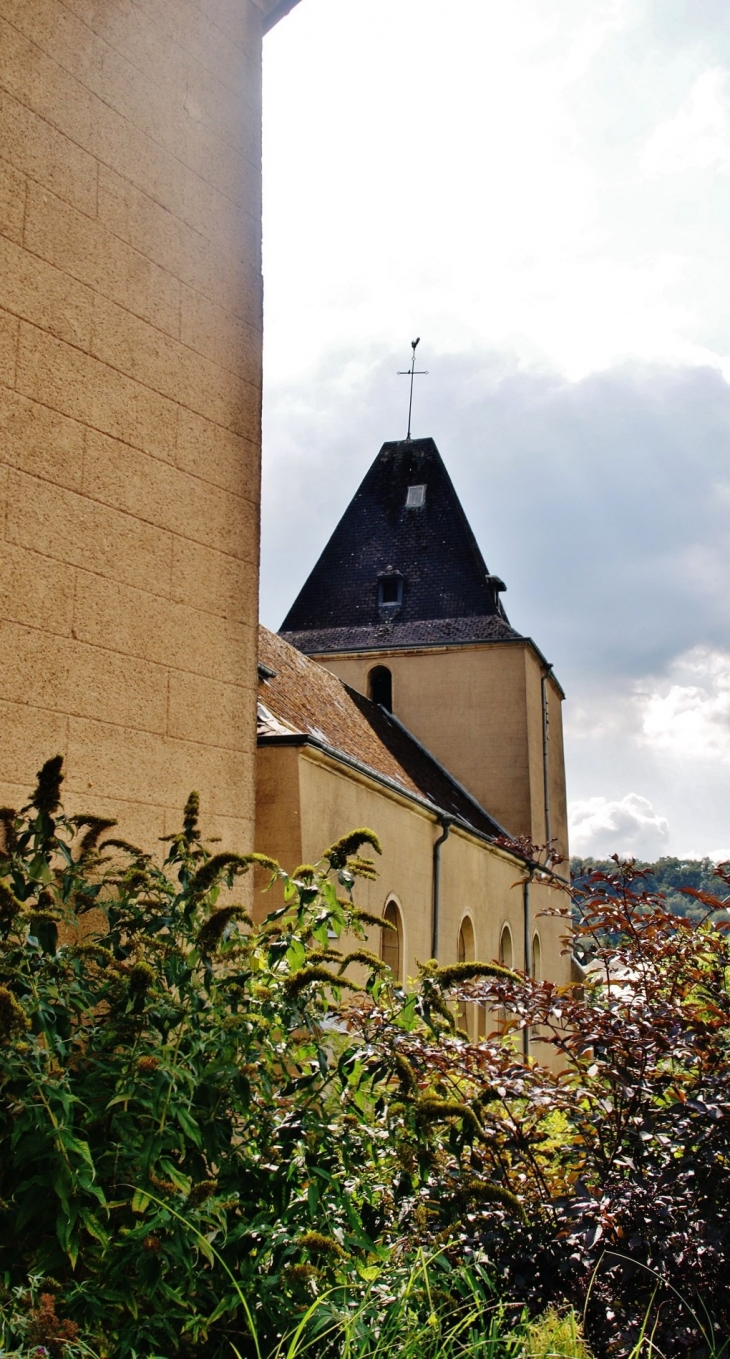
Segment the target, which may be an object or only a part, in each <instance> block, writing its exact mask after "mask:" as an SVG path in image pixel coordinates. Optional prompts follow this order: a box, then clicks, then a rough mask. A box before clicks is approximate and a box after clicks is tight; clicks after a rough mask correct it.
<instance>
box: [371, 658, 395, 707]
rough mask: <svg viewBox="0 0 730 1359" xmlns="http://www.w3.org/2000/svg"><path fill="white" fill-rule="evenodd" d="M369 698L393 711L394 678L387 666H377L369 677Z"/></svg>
mask: <svg viewBox="0 0 730 1359" xmlns="http://www.w3.org/2000/svg"><path fill="white" fill-rule="evenodd" d="M368 698H369V699H372V701H373V703H379V704H380V706H381V708H386V709H387V711H388V712H389V713H392V711H393V676H392V675H391V673H390V671H389V669H388V667H387V665H376V666H375V667H374V668H373V669H372V670H371V671H370V674H369V675H368Z"/></svg>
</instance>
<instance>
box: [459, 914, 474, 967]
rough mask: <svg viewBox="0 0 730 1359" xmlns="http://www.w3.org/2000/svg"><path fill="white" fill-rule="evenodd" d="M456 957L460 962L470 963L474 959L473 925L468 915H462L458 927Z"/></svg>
mask: <svg viewBox="0 0 730 1359" xmlns="http://www.w3.org/2000/svg"><path fill="white" fill-rule="evenodd" d="M457 957H458V960H459V962H460V963H471V962H473V961H474V926H473V925H472V923H471V920H470V919H469V917H468V915H465V916H464V919H463V920H462V922H461V926H460V928H459V943H458V947H457Z"/></svg>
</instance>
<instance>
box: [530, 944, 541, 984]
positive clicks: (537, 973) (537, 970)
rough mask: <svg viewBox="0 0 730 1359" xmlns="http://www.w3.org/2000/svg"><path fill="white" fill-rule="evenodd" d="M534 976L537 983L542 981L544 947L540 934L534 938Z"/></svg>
mask: <svg viewBox="0 0 730 1359" xmlns="http://www.w3.org/2000/svg"><path fill="white" fill-rule="evenodd" d="M531 961H532V975H533V977H534V978H535V981H542V945H541V943H540V936H539V934H537V933H536V934H534V935H533V936H532V960H531Z"/></svg>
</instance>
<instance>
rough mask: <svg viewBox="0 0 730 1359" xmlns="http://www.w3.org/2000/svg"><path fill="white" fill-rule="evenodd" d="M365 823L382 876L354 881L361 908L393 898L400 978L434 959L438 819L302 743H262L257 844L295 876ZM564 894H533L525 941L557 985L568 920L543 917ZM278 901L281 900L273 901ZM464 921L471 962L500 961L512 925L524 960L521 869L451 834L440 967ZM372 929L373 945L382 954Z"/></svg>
mask: <svg viewBox="0 0 730 1359" xmlns="http://www.w3.org/2000/svg"><path fill="white" fill-rule="evenodd" d="M357 826H369V827H371V828H372V829H373V830H374V831H376V833H377V834H378V836H379V837H380V840H381V844H382V849H383V854H382V858H378V859H377V868H378V880H377V882H375V883H368V882H360V881H359V882H358V883H357V886H356V900H357V902H358V904H359V905H361V906H362V907H363V908H364V909H366V910H368V911H372V912H373V913H375V914H377V915H382V913H383V911H384V909H385V905H386V903H387V901H388V900H389V898H390V897H392V896H394V897H395V898H396V900H397V901H398V904H399V906H400V908H401V911H402V915H403V921H404V935H405V938H404V954H405V967H404V973H405V976H406V977H408V976H411V977H413V976H415V975H416V973H417V970H418V961H419V960H420V961H421V962H424V961H426V959H428V958H429V957H430V956H431V924H432V890H433V876H432V874H433V845H434V841H435V840H436V839H437V837H438V836H439V835H440V833H441V828H440V826H439V825H438V824H437V822H436V818H435V816H433V815H432V814H431V813H429V812H428V811H427V810H425V809H421V808H419V807H418V806H417V805H415V804H413V803H411V802H408V801H407V800H406V799H405V798H400V797H398V796H397V795H396V794H391V793H390V792H388V791H387V790H384V789H382V788H380V787H379V786H378V785H377V784H375V783H374V782H373V781H372V780H370V779H368V778H367V777H365V776H361V775H358V774H356V773H354V772H353V771H350V770H348V769H346V768H345V767H343V766H339V765H337V764H336V763H335V761H334V760H332V759H330V758H329V757H328V756H325V755H322V754H319V753H318V752H317V751H316V750H313V749H311V748H308V747H299V748H296V747H293V746H262V747H261V749H260V750H259V799H258V802H257V826H256V847H257V849H259V850H261V851H263V852H266V853H270V854H272V855H274V856H275V857H277V858H279V859H280V861H281V862H282V863H283V865H284V867H285V868H287V869H289V870H291V869H293V868H294V867H296V865H297V863H299V862H301V861H304V862H314V861H316V860H317V859H318V858H319V856H320V855H321V853H322V851H323V850H324V849H325V848H326V847H327V846H328V845H330V844H332V842H333V841H334V840H337V839H339V837H340V836H341V835H344V834H346V833H347V832H348V831H350V830H353V829H354V828H355V827H357ZM564 900H565V898H564V896H563V894H562V893H561V892H559V891H556V890H551V889H550V888H549V887H547V886H545V885H542V884H534V885H533V886H532V888H531V906H530V914H531V926H530V942H531V943H532V936H533V935H534V933H535V931H537V932H538V933H539V935H540V942H541V947H542V959H543V974H544V976H545V977H549V978H551V979H552V980H553V981H555V982H556V983H558V984H560V985H563V984H567V983H568V982H569V981H570V963H569V959H568V958H567V957H564V956H563V955H562V944H561V939H562V936H563V935H564V934H565V932H566V925H565V922H563V921H559V920H557V919H552V918H547V917H542V916H541V912H543V911H545V910H546V909H548V908H550V909H552V908H558V909H559V908H560V907H561V906H562V905H563V903H564ZM273 904H274V903H273V900H272V898H271V897H268V898H267V897H264V898H262V897H260V896H258V897H257V900H256V911H257V914H258V915H263V914H265V913H266V912H267V911H268V910H270V909H272V907H273ZM276 904H278V902H277V903H276ZM465 916H468V917H469V918H470V920H471V922H472V926H473V930H474V937H475V957H477V958H479V959H480V960H482V961H489V960H493V959H497V958H498V957H499V946H500V937H501V933H502V929H503V928H504V926H505V924H507V925H509V928H510V931H511V934H512V940H513V945H514V964H515V966H516V967H518V968H522V966H523V959H524V916H523V895H522V869H521V865H520V864H519V863H518V862H517V861H516V860H515V859H512V858H510V857H509V856H508V855H506V854H504V853H501V852H499V851H497V850H494V849H491V848H490V847H489V846H487V845H485V844H484V843H483V842H481V841H479V840H477V839H476V838H475V837H473V836H470V835H468V834H466V833H464V832H463V831H460V830H459V829H457V828H454V829H453V830H452V832H451V834H450V836H449V838H448V840H447V841H446V842H445V844H444V845H443V847H442V850H441V908H440V949H439V955H440V961H441V962H444V963H451V962H455V961H456V958H457V948H458V938H459V929H460V926H461V923H462V921H463V919H464V917H465ZM379 942H380V941H379V938H378V935H377V932H373V933H372V935H371V936H370V939H369V947H370V948H372V949H374V950H377V949H378V948H379Z"/></svg>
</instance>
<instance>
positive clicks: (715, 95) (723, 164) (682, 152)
mask: <svg viewBox="0 0 730 1359" xmlns="http://www.w3.org/2000/svg"><path fill="white" fill-rule="evenodd" d="M641 166H642V169H643V170H644V171H645V172H646V173H648V174H650V175H652V174H656V175H678V174H682V173H684V172H685V171H687V170H713V169H714V170H718V171H719V172H720V173H721V174H727V173H728V172H729V171H730V86H729V83H728V75H727V72H726V71H725V70H723V68H722V67H719V66H716V67H713V68H712V69H711V70H709V71H703V72H702V74H701V75H700V76H698V77H697V79H696V80H695V81H694V83H693V85H692V87H691V89H690V91H689V93H688V94H687V96H686V98H685V99H684V101H683V103H682V104H681V106H680V108H679V109H678V110H677V112H676V113H675V114H674V116H673V117H671V118H667V119H666V120H665V121H664V122H662V123H660V125H659V126H658V127H657V128H655V130H654V132H653V133H652V135H651V136H650V137H649V139H648V141H647V142H646V144H645V146H644V148H643V151H642V153H641Z"/></svg>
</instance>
